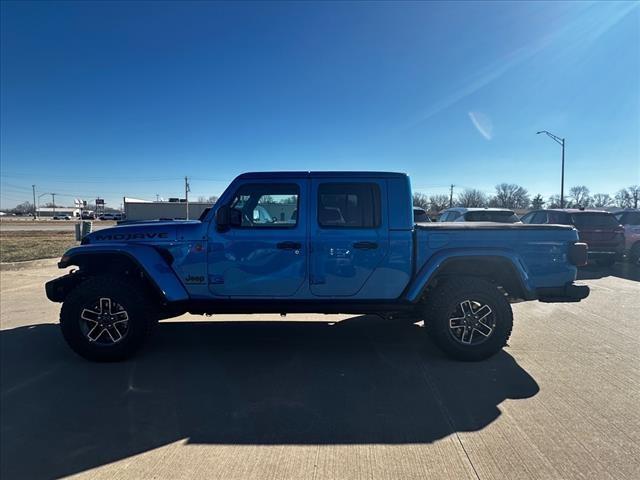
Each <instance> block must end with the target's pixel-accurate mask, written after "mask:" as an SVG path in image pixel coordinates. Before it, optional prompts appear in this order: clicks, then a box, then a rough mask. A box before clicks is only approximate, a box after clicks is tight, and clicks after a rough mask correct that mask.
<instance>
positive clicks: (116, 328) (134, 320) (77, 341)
mask: <svg viewBox="0 0 640 480" xmlns="http://www.w3.org/2000/svg"><path fill="white" fill-rule="evenodd" d="M154 312H155V309H154V308H153V304H152V303H151V302H150V301H149V298H148V295H147V292H146V291H145V288H144V286H143V285H142V284H140V283H139V282H136V281H134V280H131V279H128V278H123V277H117V276H101V277H93V278H89V279H88V280H86V281H84V282H82V283H81V284H80V285H78V286H77V287H76V288H74V289H73V290H72V291H71V292H70V293H69V295H68V296H67V298H66V299H65V302H64V304H63V305H62V309H61V311H60V326H61V328H62V334H63V336H64V338H65V340H66V341H67V343H68V344H69V346H70V347H71V349H72V350H73V351H74V352H76V353H77V354H78V355H80V356H82V357H84V358H86V359H88V360H94V361H99V362H111V361H118V360H124V359H126V358H128V357H130V356H131V355H133V354H134V353H135V352H136V351H137V350H138V349H139V348H140V347H141V346H142V344H143V343H144V341H145V339H146V338H147V336H148V334H149V331H150V329H151V327H152V325H153V324H154V322H155V317H156V315H155V313H154Z"/></svg>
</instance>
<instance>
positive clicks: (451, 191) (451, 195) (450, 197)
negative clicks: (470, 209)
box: [449, 183, 455, 208]
mask: <svg viewBox="0 0 640 480" xmlns="http://www.w3.org/2000/svg"><path fill="white" fill-rule="evenodd" d="M453 187H455V185H454V184H453V183H452V184H451V188H450V189H449V208H451V207H453Z"/></svg>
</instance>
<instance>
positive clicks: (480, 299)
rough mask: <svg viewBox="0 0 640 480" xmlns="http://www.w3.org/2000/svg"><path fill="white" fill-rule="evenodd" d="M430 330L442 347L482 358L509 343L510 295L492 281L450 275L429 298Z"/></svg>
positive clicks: (466, 357) (458, 356)
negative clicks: (505, 293)
mask: <svg viewBox="0 0 640 480" xmlns="http://www.w3.org/2000/svg"><path fill="white" fill-rule="evenodd" d="M425 322H426V326H427V331H428V332H429V333H430V335H431V337H432V338H433V340H434V342H435V343H436V345H438V347H440V349H441V350H443V351H444V352H445V353H446V354H448V355H449V356H450V357H452V358H455V359H457V360H471V361H473V360H483V359H485V358H487V357H490V356H491V355H494V354H496V353H497V352H499V351H500V350H501V349H502V347H503V346H505V345H506V343H507V340H508V339H509V336H510V335H511V330H512V328H513V314H512V312H511V305H510V304H509V302H508V301H507V298H506V297H505V296H504V294H503V293H502V292H500V291H499V290H498V288H497V287H496V286H495V285H494V284H493V283H491V282H489V281H487V280H484V279H480V278H474V277H465V278H461V277H459V278H449V279H447V280H446V281H443V282H442V284H441V285H440V286H438V287H437V288H436V289H435V290H434V291H433V292H431V295H430V298H429V305H428V308H427V318H426V319H425Z"/></svg>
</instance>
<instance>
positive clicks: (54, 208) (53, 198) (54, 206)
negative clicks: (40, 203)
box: [51, 193, 56, 217]
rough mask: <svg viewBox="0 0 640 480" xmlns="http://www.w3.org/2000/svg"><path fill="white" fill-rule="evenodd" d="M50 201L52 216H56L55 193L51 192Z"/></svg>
mask: <svg viewBox="0 0 640 480" xmlns="http://www.w3.org/2000/svg"><path fill="white" fill-rule="evenodd" d="M51 203H53V216H54V217H55V216H56V194H55V193H52V194H51Z"/></svg>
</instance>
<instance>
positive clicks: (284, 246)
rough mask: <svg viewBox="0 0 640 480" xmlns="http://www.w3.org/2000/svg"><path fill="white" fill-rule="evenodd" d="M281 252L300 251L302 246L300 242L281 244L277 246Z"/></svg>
mask: <svg viewBox="0 0 640 480" xmlns="http://www.w3.org/2000/svg"><path fill="white" fill-rule="evenodd" d="M276 247H278V248H279V249H280V250H300V249H301V248H302V244H301V243H299V242H280V243H278V244H277V245H276Z"/></svg>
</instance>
